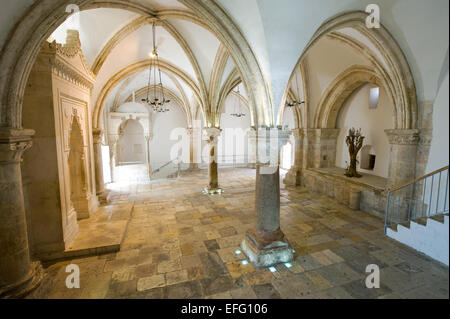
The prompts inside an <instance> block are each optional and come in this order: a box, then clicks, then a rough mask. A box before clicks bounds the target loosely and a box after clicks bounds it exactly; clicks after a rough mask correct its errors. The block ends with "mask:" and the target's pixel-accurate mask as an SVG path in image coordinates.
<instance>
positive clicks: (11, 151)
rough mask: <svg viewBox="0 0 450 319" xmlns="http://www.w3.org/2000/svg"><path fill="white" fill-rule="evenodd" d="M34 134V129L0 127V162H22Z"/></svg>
mask: <svg viewBox="0 0 450 319" xmlns="http://www.w3.org/2000/svg"><path fill="white" fill-rule="evenodd" d="M34 134H35V131H34V130H26V129H22V130H18V129H11V128H0V164H11V163H20V162H21V161H22V156H23V153H24V152H25V151H26V150H27V149H29V148H30V147H31V146H32V144H33V142H32V140H31V139H32V137H33V135H34Z"/></svg>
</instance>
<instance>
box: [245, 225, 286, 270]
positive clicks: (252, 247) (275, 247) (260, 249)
mask: <svg viewBox="0 0 450 319" xmlns="http://www.w3.org/2000/svg"><path fill="white" fill-rule="evenodd" d="M280 232H281V231H280ZM241 248H242V251H243V252H244V254H245V255H246V256H247V258H248V259H249V260H250V262H251V263H252V264H253V265H254V266H255V267H257V268H265V267H271V266H275V265H277V264H281V263H287V262H290V261H292V260H293V259H294V253H293V250H292V248H291V247H290V245H289V243H288V241H287V240H286V238H284V236H283V238H282V239H281V240H276V241H273V242H271V243H269V244H264V246H262V245H261V244H260V243H258V240H257V239H255V236H254V235H253V234H252V232H248V233H247V234H246V236H245V239H244V240H243V241H242V244H241Z"/></svg>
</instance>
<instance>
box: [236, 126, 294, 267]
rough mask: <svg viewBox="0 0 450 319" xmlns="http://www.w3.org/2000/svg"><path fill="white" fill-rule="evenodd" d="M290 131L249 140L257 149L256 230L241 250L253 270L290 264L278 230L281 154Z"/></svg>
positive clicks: (289, 252)
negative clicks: (254, 268) (283, 263)
mask: <svg viewBox="0 0 450 319" xmlns="http://www.w3.org/2000/svg"><path fill="white" fill-rule="evenodd" d="M290 134H291V132H290V131H282V130H276V129H272V130H268V129H267V130H264V129H262V130H259V131H254V132H251V134H250V136H249V139H250V140H251V142H252V143H254V144H255V145H256V154H257V163H256V195H255V208H256V216H257V221H256V226H255V228H254V229H250V230H249V231H248V232H247V234H246V238H245V239H244V241H243V242H242V249H243V251H244V253H245V254H246V255H247V257H248V258H249V260H250V261H251V262H252V263H253V264H254V265H255V266H256V267H268V266H271V265H275V264H278V263H282V262H288V261H290V260H292V258H293V254H292V249H291V248H290V246H289V244H288V242H287V240H286V238H285V236H284V234H283V232H282V231H281V228H280V169H279V163H280V150H281V148H282V147H283V146H284V145H285V144H286V143H287V141H288V139H289V136H290Z"/></svg>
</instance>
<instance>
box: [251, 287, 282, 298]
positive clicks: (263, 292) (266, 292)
mask: <svg viewBox="0 0 450 319" xmlns="http://www.w3.org/2000/svg"><path fill="white" fill-rule="evenodd" d="M252 288H253V291H254V292H255V294H256V296H257V297H258V298H259V299H281V296H280V294H279V293H278V291H277V290H276V289H275V288H274V287H273V286H272V284H262V285H255V286H253V287H252Z"/></svg>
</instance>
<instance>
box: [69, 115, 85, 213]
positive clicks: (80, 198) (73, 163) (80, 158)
mask: <svg viewBox="0 0 450 319" xmlns="http://www.w3.org/2000/svg"><path fill="white" fill-rule="evenodd" d="M69 147H70V151H69V159H68V161H69V179H70V201H71V203H72V205H73V208H74V209H75V211H76V213H77V218H78V219H79V220H80V219H84V218H88V217H89V202H88V199H87V196H88V189H87V183H86V156H85V149H84V147H85V146H84V138H83V132H82V130H81V128H80V123H79V122H78V119H77V118H76V117H74V118H73V120H72V126H71V130H70V137H69Z"/></svg>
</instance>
